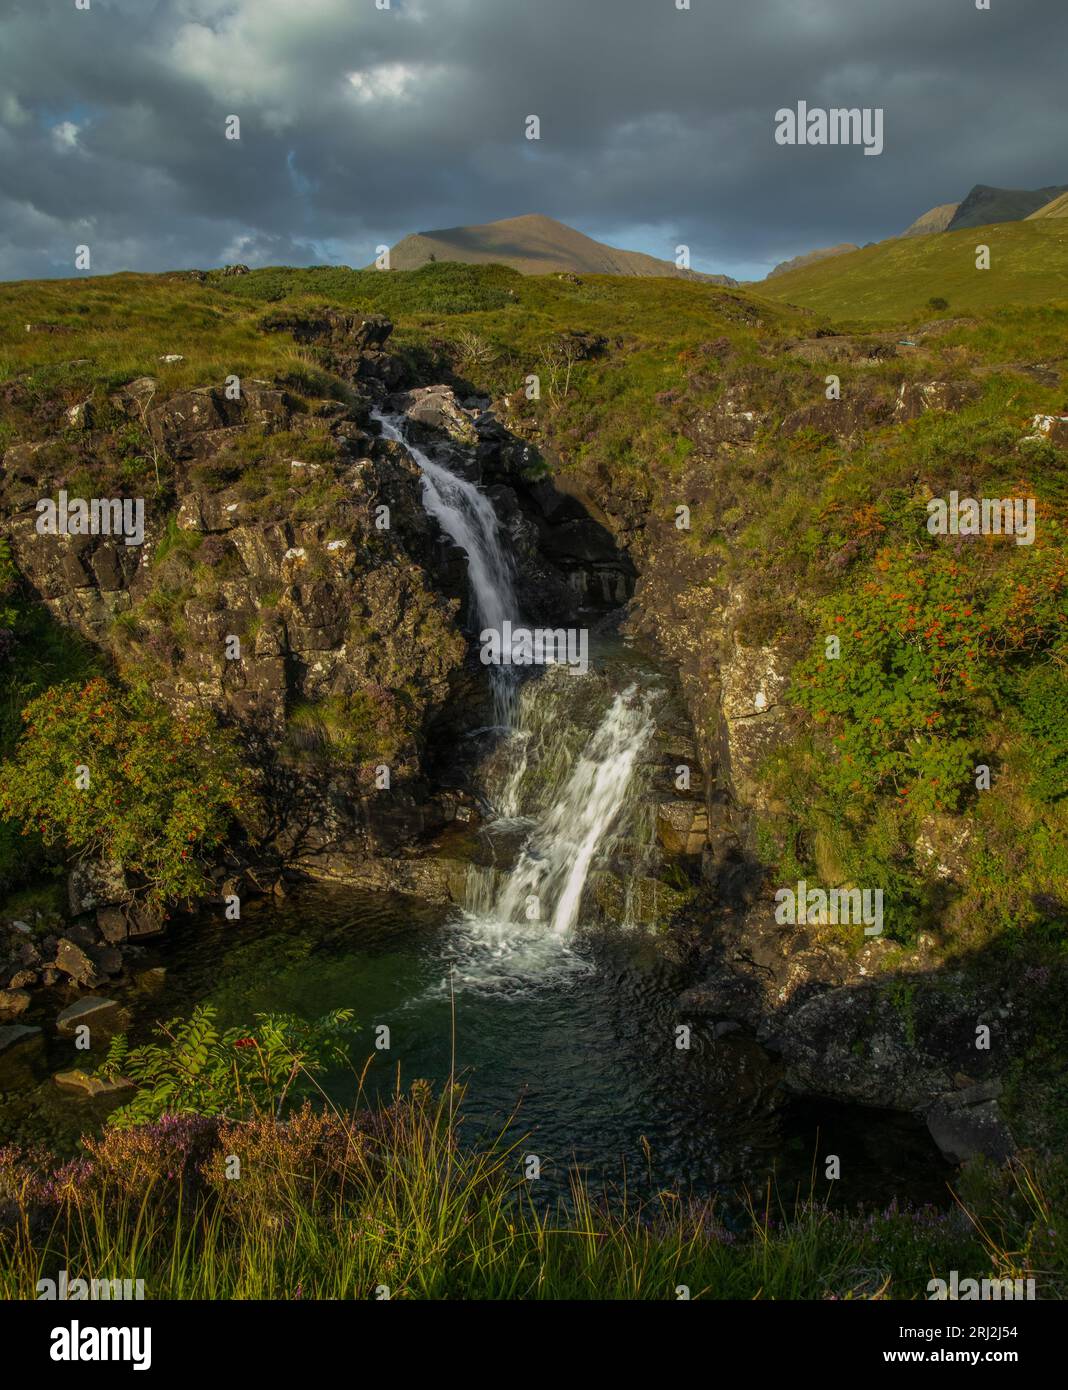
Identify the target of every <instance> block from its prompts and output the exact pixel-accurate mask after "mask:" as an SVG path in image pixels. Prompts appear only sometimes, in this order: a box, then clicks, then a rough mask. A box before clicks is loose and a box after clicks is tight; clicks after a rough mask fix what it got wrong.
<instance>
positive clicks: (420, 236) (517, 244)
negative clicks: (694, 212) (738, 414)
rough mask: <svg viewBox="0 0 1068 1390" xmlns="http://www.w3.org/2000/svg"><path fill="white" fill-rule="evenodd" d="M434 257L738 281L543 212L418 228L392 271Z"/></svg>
mask: <svg viewBox="0 0 1068 1390" xmlns="http://www.w3.org/2000/svg"><path fill="white" fill-rule="evenodd" d="M430 261H462V262H464V263H466V264H468V265H488V264H491V263H496V264H499V265H509V266H511V267H512V268H513V269H514V270H518V271H519V272H520V274H521V275H551V274H553V273H557V274H561V273H568V272H570V273H572V274H577V275H642V276H664V275H667V276H671V277H672V278H673V279H683V280H704V281H706V282H707V283H709V284H715V285H736V284H737V283H738V282H737V280H733V279H731V277H730V276H729V275H704V274H701V273H700V272H699V271H696V270H680V269H679V267H678V266H676V265H675V263H674V261H662V260H658V259H657V257H656V256H647V255H646V254H645V253H644V252H643V251H622V250H620V249H619V248H618V247H615V246H608V245H606V244H605V243H604V242H601V241H595V240H594V239H593V237H588V236H586V234H585V233H584V232H579V231H576V230H575V228H574V227H569V226H567V224H566V223H564V222H557V221H556V219H555V218H552V217H544V216H542V215H541V214H540V213H527V214H525V215H524V216H522V217H507V218H504V219H503V220H501V221H499V222H487V223H485V224H483V225H481V226H471V227H445V228H441V229H439V230H437V231H431V232H415V233H413V234H412V235H411V236H406V237H404V238H403V239H402V240H401V241H398V242H397V244H396V246H394V247H392V248H391V250H390V253H389V264H390V268H391V269H392V270H418V269H419V267H420V266H424V265H426V264H427V263H428V262H430Z"/></svg>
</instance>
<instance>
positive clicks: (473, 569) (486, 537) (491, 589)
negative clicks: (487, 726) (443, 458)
mask: <svg viewBox="0 0 1068 1390" xmlns="http://www.w3.org/2000/svg"><path fill="white" fill-rule="evenodd" d="M371 417H372V419H374V420H377V421H378V423H379V425H380V426H381V427H382V433H383V434H384V435H385V436H386V438H387V439H391V440H394V441H395V442H396V443H398V444H401V445H403V447H404V448H405V449H406V450H407V451H408V453H409V454H410V455H411V456H412V458H413V459H414V460H415V462H416V463H417V464H418V465H419V470H420V472H421V473H422V475H423V506H424V508H425V509H426V511H427V512H428V513H429V514H430V515H431V516H432V517H433V518H434V519H435V520H436V521H437V523H438V525H439V526H440V527H441V529H442V530H443V531H444V532H445V534H446V535H447V536H448V537H449V539H450V540H452V541H454V542H455V543H456V544H457V545H458V546H460V548H461V549H462V550H464V551H465V552H466V554H467V573H468V579H469V581H470V584H471V596H472V599H473V602H474V612H475V618H476V619H477V623H478V627H479V629H480V630H481V629H485V628H492V629H493V630H494V631H495V632H497V633H501V632H503V631H504V624H505V622H506V621H508V622H511V623H513V624H514V623H517V622H518V621H519V620H520V611H519V599H518V598H517V596H516V592H515V583H514V580H513V571H512V562H511V559H510V558H509V556H508V555H507V554H506V553H505V551H504V549H503V548H502V546H501V536H500V522H499V520H498V517H497V513H496V512H495V511H494V510H493V504H492V503H491V502H490V500H489V498H488V497H487V496H486V494H485V493H484V492H483V491H482V489H481V488H479V487H477V486H476V485H475V484H474V483H469V482H468V481H467V479H466V478H461V477H458V476H457V474H455V473H452V472H450V470H449V469H448V468H444V467H442V465H441V464H439V463H435V462H434V460H433V459H431V458H430V457H429V456H428V455H427V453H426V452H425V451H424V450H423V449H420V448H419V447H418V446H417V445H415V444H412V443H410V441H409V440H407V439H405V437H404V434H403V432H402V431H401V428H400V426H399V424H398V423H397V420H396V418H391V417H390V416H388V415H386V414H384V413H383V412H382V411H381V410H378V409H377V408H376V409H374V410H372V412H371ZM490 679H491V681H492V683H493V692H494V702H495V704H496V707H497V714H498V718H499V719H500V720H501V722H502V723H504V724H506V725H510V724H511V723H512V716H513V715H514V699H515V683H516V680H515V669H514V667H511V666H505V665H498V666H494V667H492V668H491V674H490Z"/></svg>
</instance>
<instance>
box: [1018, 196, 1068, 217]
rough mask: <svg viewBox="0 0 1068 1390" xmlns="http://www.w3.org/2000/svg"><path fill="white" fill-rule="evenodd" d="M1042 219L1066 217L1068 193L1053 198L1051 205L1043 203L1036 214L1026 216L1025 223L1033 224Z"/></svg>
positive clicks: (1067, 212) (1067, 215)
mask: <svg viewBox="0 0 1068 1390" xmlns="http://www.w3.org/2000/svg"><path fill="white" fill-rule="evenodd" d="M1042 217H1068V193H1062V194H1061V196H1060V197H1059V198H1054V199H1053V201H1052V202H1051V203H1044V204H1043V205H1042V207H1040V208H1039V210H1038V211H1037V212H1032V213H1030V214H1029V215H1028V217H1027V221H1028V222H1034V221H1035V220H1036V219H1038V218H1042Z"/></svg>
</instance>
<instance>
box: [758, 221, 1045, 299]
mask: <svg viewBox="0 0 1068 1390" xmlns="http://www.w3.org/2000/svg"><path fill="white" fill-rule="evenodd" d="M979 245H987V246H989V247H990V258H991V266H990V269H989V270H985V271H984V270H976V268H975V248H976V247H977V246H979ZM760 293H762V294H765V295H767V296H769V297H771V298H773V299H779V300H785V301H787V302H789V303H791V304H797V305H800V306H802V307H804V308H806V309H813V310H815V311H817V312H818V313H824V314H827V315H829V316H831V317H832V318H848V319H856V320H861V321H869V322H891V321H892V322H895V323H901V322H904V321H906V320H909V319H917V318H921V317H926V318H930V317H931V308H930V303H929V301H930V300H931V299H944V300H946V301H947V303H948V305H949V312H951V313H958V312H959V313H969V314H970V313H976V312H979V311H982V310H987V309H994V308H999V307H1002V306H1005V305H1009V304H1031V305H1039V304H1048V303H1050V302H1051V301H1054V300H1064V299H1068V227H1066V226H1065V224H1064V223H1063V222H1062V221H1060V220H1059V219H1057V218H1052V219H1049V220H1037V221H1034V222H1003V223H999V224H998V225H997V226H991V227H971V228H966V229H965V230H964V231H960V232H943V233H941V234H940V235H937V236H923V237H907V238H896V239H894V240H892V241H882V242H880V243H879V244H878V245H877V246H869V247H866V248H865V249H864V250H863V251H853V252H851V253H849V254H848V255H843V256H836V257H834V259H833V260H830V261H822V262H819V263H817V264H815V265H809V266H805V267H803V268H802V269H800V270H793V271H788V272H786V273H785V274H783V275H776V276H775V278H774V279H773V280H768V281H765V282H762V284H761V286H760ZM942 312H945V311H944V310H943V311H942Z"/></svg>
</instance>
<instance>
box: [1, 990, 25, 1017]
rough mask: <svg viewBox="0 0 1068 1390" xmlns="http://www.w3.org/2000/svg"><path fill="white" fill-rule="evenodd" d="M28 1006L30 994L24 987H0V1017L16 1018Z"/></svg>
mask: <svg viewBox="0 0 1068 1390" xmlns="http://www.w3.org/2000/svg"><path fill="white" fill-rule="evenodd" d="M29 1007H30V996H29V994H27V992H26V991H25V990H24V989H0V1019H11V1018H18V1016H19V1014H22V1013H25V1012H26V1010H27V1009H28V1008H29Z"/></svg>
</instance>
